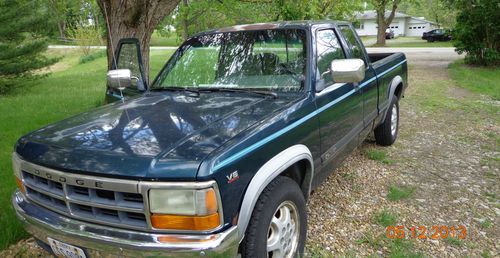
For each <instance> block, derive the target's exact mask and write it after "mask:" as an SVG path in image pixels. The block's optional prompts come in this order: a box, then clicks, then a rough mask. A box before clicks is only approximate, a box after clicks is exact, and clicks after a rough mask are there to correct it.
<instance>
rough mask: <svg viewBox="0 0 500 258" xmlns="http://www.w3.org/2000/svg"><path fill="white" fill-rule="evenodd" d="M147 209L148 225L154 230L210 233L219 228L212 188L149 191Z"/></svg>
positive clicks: (217, 206)
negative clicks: (150, 224)
mask: <svg viewBox="0 0 500 258" xmlns="http://www.w3.org/2000/svg"><path fill="white" fill-rule="evenodd" d="M149 209H150V211H151V213H152V216H151V223H152V225H153V227H154V228H158V229H175V230H210V229H214V228H217V227H218V226H219V225H220V218H221V217H220V216H219V204H218V201H217V195H216V192H215V190H214V189H213V188H207V189H201V190H191V189H189V190H186V189H151V190H150V191H149Z"/></svg>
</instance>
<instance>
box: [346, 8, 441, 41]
mask: <svg viewBox="0 0 500 258" xmlns="http://www.w3.org/2000/svg"><path fill="white" fill-rule="evenodd" d="M390 14H391V12H390V11H386V12H385V17H388V16H389V15H390ZM356 19H357V20H358V21H359V23H358V24H357V28H356V31H357V32H358V34H359V35H360V36H376V35H377V28H378V25H377V12H376V11H364V12H361V13H358V14H357V15H356ZM389 28H391V29H392V30H393V31H394V35H399V36H408V37H421V36H422V34H423V33H424V32H426V31H430V30H433V29H437V28H439V24H437V23H435V22H431V21H428V20H425V19H424V17H412V16H410V15H407V14H404V13H399V12H396V13H395V15H394V19H393V20H392V23H391V25H389Z"/></svg>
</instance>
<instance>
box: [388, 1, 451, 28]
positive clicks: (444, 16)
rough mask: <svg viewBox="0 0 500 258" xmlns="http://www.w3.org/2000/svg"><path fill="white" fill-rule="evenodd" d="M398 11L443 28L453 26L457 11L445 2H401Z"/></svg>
mask: <svg viewBox="0 0 500 258" xmlns="http://www.w3.org/2000/svg"><path fill="white" fill-rule="evenodd" d="M398 10H400V11H401V12H403V13H406V14H408V15H412V16H424V17H425V18H426V19H428V20H430V21H434V22H436V23H437V24H439V26H441V27H444V28H453V27H454V26H455V20H456V14H457V10H456V9H455V8H450V6H449V5H448V1H447V0H420V1H405V2H401V4H400V5H399V6H398Z"/></svg>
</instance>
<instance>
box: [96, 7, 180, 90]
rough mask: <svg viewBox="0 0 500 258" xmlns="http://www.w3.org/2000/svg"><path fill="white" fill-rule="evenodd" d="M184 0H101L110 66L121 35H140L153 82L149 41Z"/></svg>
mask: <svg viewBox="0 0 500 258" xmlns="http://www.w3.org/2000/svg"><path fill="white" fill-rule="evenodd" d="M179 2H180V0H123V1H115V0H97V4H98V5H99V8H100V9H101V12H102V14H103V16H104V19H105V22H106V30H107V34H108V40H107V55H108V69H111V65H112V63H113V54H114V53H113V51H114V50H115V49H116V47H117V43H118V40H119V39H121V38H137V39H138V40H139V42H140V44H141V54H142V63H143V64H144V73H145V75H144V76H145V78H144V80H146V81H149V79H148V78H149V43H150V41H151V35H152V34H153V32H154V29H155V28H156V27H157V25H158V24H159V23H160V22H161V21H162V20H163V18H165V17H166V16H167V15H168V14H170V13H171V12H172V11H173V10H174V9H175V8H176V6H177V4H178V3H179Z"/></svg>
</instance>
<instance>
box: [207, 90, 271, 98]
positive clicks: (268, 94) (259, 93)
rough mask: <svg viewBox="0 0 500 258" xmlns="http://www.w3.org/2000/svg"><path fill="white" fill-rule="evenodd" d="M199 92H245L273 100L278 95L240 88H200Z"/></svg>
mask: <svg viewBox="0 0 500 258" xmlns="http://www.w3.org/2000/svg"><path fill="white" fill-rule="evenodd" d="M199 90H200V91H217V92H222V91H224V92H245V93H254V94H258V95H265V96H271V97H273V99H276V98H278V94H277V93H276V92H274V91H264V90H254V89H242V88H239V89H237V88H216V87H213V88H200V89H199Z"/></svg>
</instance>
